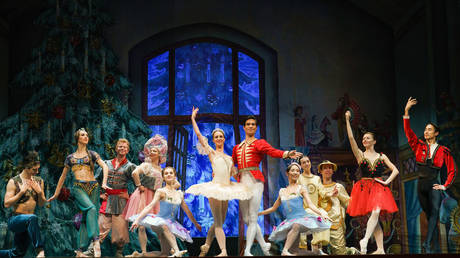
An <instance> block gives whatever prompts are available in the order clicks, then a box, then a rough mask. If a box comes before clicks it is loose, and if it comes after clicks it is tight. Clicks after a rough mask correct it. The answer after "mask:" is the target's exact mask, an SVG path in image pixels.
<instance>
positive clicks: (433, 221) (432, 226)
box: [424, 181, 442, 251]
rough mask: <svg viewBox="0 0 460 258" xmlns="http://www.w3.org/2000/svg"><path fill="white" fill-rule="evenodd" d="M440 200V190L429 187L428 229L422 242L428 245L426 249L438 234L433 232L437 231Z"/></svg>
mask: <svg viewBox="0 0 460 258" xmlns="http://www.w3.org/2000/svg"><path fill="white" fill-rule="evenodd" d="M434 182H435V181H434ZM431 185H433V184H431ZM441 201H442V195H441V191H438V190H434V189H431V190H430V191H429V205H430V210H429V212H428V214H427V215H428V231H427V234H426V241H425V243H424V244H425V246H427V247H429V248H427V249H428V250H427V251H429V250H431V249H432V248H431V242H432V240H433V238H437V237H438V234H435V233H437V232H439V231H438V230H437V227H438V219H439V209H440V208H441Z"/></svg>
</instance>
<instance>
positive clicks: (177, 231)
mask: <svg viewBox="0 0 460 258" xmlns="http://www.w3.org/2000/svg"><path fill="white" fill-rule="evenodd" d="M138 216H139V215H138V214H136V215H134V216H131V217H130V218H129V220H130V221H131V222H134V221H135V220H136V219H137V217H138ZM139 225H142V226H144V227H159V226H163V225H166V226H167V227H168V229H169V231H171V233H173V235H175V236H176V237H177V238H179V239H180V240H182V241H187V242H189V243H193V240H192V238H191V237H190V233H189V231H188V230H187V229H186V228H184V227H183V226H182V225H181V224H179V223H178V222H177V221H175V220H170V219H163V218H162V217H158V216H157V215H155V214H151V213H150V214H147V216H145V217H144V219H142V220H141V221H140V222H139Z"/></svg>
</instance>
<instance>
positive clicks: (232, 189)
mask: <svg viewBox="0 0 460 258" xmlns="http://www.w3.org/2000/svg"><path fill="white" fill-rule="evenodd" d="M185 192H186V193H189V194H193V195H203V196H205V197H207V198H214V199H217V200H221V201H227V200H233V199H238V200H249V199H251V198H252V192H251V191H250V190H249V189H248V187H247V186H246V185H244V184H241V183H235V182H229V183H228V184H221V183H216V182H212V181H211V182H207V183H201V184H196V185H192V186H190V187H189V188H188V189H187V190H186V191H185Z"/></svg>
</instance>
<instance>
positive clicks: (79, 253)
mask: <svg viewBox="0 0 460 258" xmlns="http://www.w3.org/2000/svg"><path fill="white" fill-rule="evenodd" d="M75 257H90V256H87V255H85V254H84V253H83V252H82V251H81V250H76V251H75Z"/></svg>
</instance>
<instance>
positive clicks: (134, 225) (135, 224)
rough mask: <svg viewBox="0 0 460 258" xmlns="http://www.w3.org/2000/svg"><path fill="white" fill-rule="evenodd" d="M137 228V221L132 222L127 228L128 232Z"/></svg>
mask: <svg viewBox="0 0 460 258" xmlns="http://www.w3.org/2000/svg"><path fill="white" fill-rule="evenodd" d="M138 227H139V221H137V220H136V221H134V222H133V224H132V225H131V227H130V228H129V231H134V230H135V229H136V228H138Z"/></svg>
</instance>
